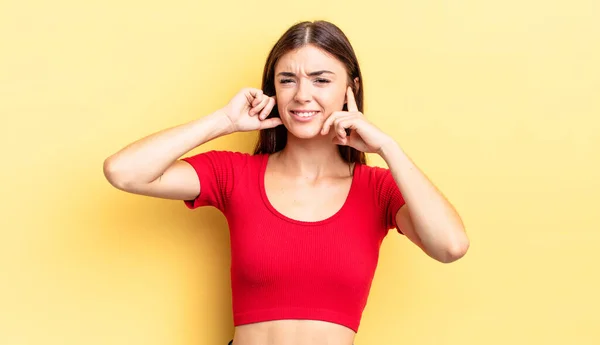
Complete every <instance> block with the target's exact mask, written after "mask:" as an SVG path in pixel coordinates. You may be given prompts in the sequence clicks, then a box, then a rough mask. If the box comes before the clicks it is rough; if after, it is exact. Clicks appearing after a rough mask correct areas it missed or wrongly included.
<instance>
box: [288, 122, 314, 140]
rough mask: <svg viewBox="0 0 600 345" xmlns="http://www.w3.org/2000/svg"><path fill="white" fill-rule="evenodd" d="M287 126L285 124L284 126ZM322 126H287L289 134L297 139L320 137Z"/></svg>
mask: <svg viewBox="0 0 600 345" xmlns="http://www.w3.org/2000/svg"><path fill="white" fill-rule="evenodd" d="M286 127H287V126H286ZM322 128H323V126H322V125H321V126H314V125H312V126H290V127H288V132H289V134H291V135H293V136H295V137H296V138H299V139H312V138H316V137H320V136H322V135H321V129H322Z"/></svg>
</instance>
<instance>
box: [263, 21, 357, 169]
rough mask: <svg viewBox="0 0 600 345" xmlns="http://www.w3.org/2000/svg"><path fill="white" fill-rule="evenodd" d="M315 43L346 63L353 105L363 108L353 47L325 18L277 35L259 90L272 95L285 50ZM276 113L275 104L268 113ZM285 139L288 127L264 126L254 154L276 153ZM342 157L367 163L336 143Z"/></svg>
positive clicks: (298, 25)
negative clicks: (354, 101) (276, 74)
mask: <svg viewBox="0 0 600 345" xmlns="http://www.w3.org/2000/svg"><path fill="white" fill-rule="evenodd" d="M309 44H311V45H314V46H316V47H318V48H320V49H322V50H324V51H326V52H328V53H329V54H331V55H333V56H334V57H335V58H337V59H338V60H339V61H340V62H342V63H343V64H344V65H345V66H346V71H347V72H348V84H349V86H351V87H352V91H353V92H354V98H355V99H356V105H357V106H358V110H359V111H360V112H362V111H363V89H364V88H363V85H364V84H363V82H362V80H363V79H362V75H361V73H360V67H359V65H358V59H357V58H356V54H355V53H354V49H353V48H352V45H351V44H350V41H348V38H347V37H346V35H345V34H344V33H343V32H342V30H340V29H339V28H338V27H337V26H336V25H334V24H332V23H330V22H327V21H322V20H319V21H314V22H309V21H305V22H300V23H297V24H295V25H293V26H292V27H290V28H289V29H288V30H287V31H286V32H285V33H284V34H283V35H282V36H281V38H279V40H278V41H277V43H275V45H274V46H273V48H272V49H271V52H270V53H269V56H268V57H267V61H266V63H265V68H264V70H263V76H262V91H263V93H264V94H265V95H275V65H276V64H277V61H278V60H279V59H280V58H281V57H282V56H283V55H285V54H286V53H288V52H290V51H292V50H295V49H298V48H301V47H303V46H306V45H309ZM355 78H358V83H359V84H360V87H357V86H358V85H355V84H354V79H355ZM342 110H343V111H347V110H348V107H347V105H346V104H344V107H343V109H342ZM271 117H279V110H278V109H277V106H275V107H273V110H272V111H271V113H270V114H269V118H271ZM286 143H287V129H286V128H285V126H283V125H280V126H277V127H275V128H268V129H263V130H261V131H260V135H259V138H258V142H257V144H256V148H255V149H254V154H261V153H268V154H270V153H275V152H278V151H281V150H282V149H283V148H284V147H285V145H286ZM338 149H339V151H340V155H341V157H342V159H343V160H344V161H346V162H348V163H354V162H360V163H362V164H366V157H365V153H364V152H361V151H358V150H356V149H354V148H352V147H350V146H344V145H338Z"/></svg>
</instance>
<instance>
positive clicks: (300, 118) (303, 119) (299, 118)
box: [289, 109, 321, 122]
mask: <svg viewBox="0 0 600 345" xmlns="http://www.w3.org/2000/svg"><path fill="white" fill-rule="evenodd" d="M296 112H303V113H309V112H314V114H313V115H311V116H300V115H298V114H297V113H296ZM289 113H290V114H292V117H293V118H294V119H295V120H296V121H299V122H308V121H311V120H312V119H314V118H315V117H316V116H317V115H319V114H320V113H321V112H320V111H319V110H308V109H307V110H305V109H294V110H290V111H289Z"/></svg>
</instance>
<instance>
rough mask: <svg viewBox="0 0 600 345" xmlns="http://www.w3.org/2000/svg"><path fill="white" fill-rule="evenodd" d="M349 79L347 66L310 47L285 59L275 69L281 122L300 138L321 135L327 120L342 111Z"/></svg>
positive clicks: (283, 57)
mask: <svg viewBox="0 0 600 345" xmlns="http://www.w3.org/2000/svg"><path fill="white" fill-rule="evenodd" d="M347 85H348V76H347V72H346V68H345V66H344V64H342V63H341V62H340V61H339V60H337V59H336V58H335V57H333V56H331V55H329V54H328V53H327V52H325V51H323V50H321V49H319V48H317V47H315V46H312V45H307V46H304V47H302V48H299V49H297V50H293V51H291V52H288V53H287V54H285V55H284V56H282V57H281V58H280V59H279V61H278V62H277V64H276V66H275V93H276V96H277V107H278V110H279V115H280V117H281V121H282V122H283V124H284V125H285V127H286V128H287V129H288V131H289V132H290V133H291V134H293V135H294V136H296V137H298V138H303V139H308V138H313V137H315V136H317V135H320V131H321V128H322V127H323V123H324V122H325V120H326V119H327V118H328V117H329V116H330V115H331V113H332V112H334V111H341V110H342V108H343V106H344V103H345V98H346V88H347Z"/></svg>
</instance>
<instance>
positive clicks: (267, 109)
mask: <svg viewBox="0 0 600 345" xmlns="http://www.w3.org/2000/svg"><path fill="white" fill-rule="evenodd" d="M268 99H269V100H268V103H267V105H266V106H265V107H264V108H263V110H262V111H261V112H260V115H259V116H258V118H259V119H261V120H264V119H266V118H267V116H269V114H270V113H271V110H273V107H274V106H275V97H269V98H268Z"/></svg>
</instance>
